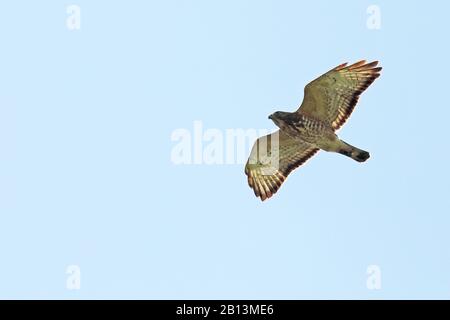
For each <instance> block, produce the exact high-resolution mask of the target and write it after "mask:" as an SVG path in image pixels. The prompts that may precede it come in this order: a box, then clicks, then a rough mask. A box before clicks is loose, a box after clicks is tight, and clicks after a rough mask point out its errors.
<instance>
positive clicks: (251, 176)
mask: <svg viewBox="0 0 450 320" xmlns="http://www.w3.org/2000/svg"><path fill="white" fill-rule="evenodd" d="M318 150H319V149H317V148H315V147H313V146H311V145H310V144H308V143H304V142H299V141H297V140H294V139H292V138H290V137H289V136H288V135H286V134H285V133H283V132H282V131H279V130H278V131H276V132H274V133H272V134H269V135H267V136H263V137H260V138H259V139H258V140H256V142H255V144H254V145H253V148H252V151H251V153H250V157H249V159H248V161H247V164H246V165H245V174H246V175H247V178H248V184H249V186H250V187H251V188H253V191H254V192H255V195H256V196H257V197H260V198H261V200H262V201H264V200H266V199H267V198H270V197H271V196H272V195H274V194H275V193H276V192H277V191H278V189H279V188H280V186H281V184H282V183H283V182H284V180H286V178H287V176H288V175H289V173H290V172H291V171H292V170H294V169H295V168H297V167H298V166H300V165H301V164H303V163H304V162H305V161H306V160H308V159H309V158H311V157H312V156H313V155H314V154H315V153H316V152H317V151H318Z"/></svg>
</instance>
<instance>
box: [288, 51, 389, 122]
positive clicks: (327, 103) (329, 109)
mask: <svg viewBox="0 0 450 320" xmlns="http://www.w3.org/2000/svg"><path fill="white" fill-rule="evenodd" d="M377 64H378V61H374V62H371V63H367V64H366V61H365V60H362V61H359V62H356V63H355V64H352V65H350V66H347V63H344V64H341V65H339V66H337V67H336V68H334V69H332V70H330V71H328V72H327V73H325V74H323V75H322V76H320V77H319V78H317V79H315V80H313V81H312V82H310V83H309V84H307V85H306V87H305V94H304V98H303V102H302V104H301V106H300V108H299V109H298V110H297V112H299V113H302V114H305V115H307V116H310V117H313V118H315V119H318V120H322V121H324V122H326V123H328V124H330V125H331V127H332V128H333V129H334V130H337V129H339V128H340V127H341V126H342V125H343V124H344V123H345V121H346V120H347V119H348V117H349V116H350V114H351V113H352V111H353V109H354V108H355V105H356V103H357V102H358V98H359V96H360V95H361V93H362V92H363V91H364V90H365V89H367V87H369V85H370V84H371V83H372V82H373V81H374V80H375V79H376V78H378V77H379V76H380V73H379V72H380V71H381V69H382V68H381V67H376V66H377Z"/></svg>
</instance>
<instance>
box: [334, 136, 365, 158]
mask: <svg viewBox="0 0 450 320" xmlns="http://www.w3.org/2000/svg"><path fill="white" fill-rule="evenodd" d="M341 141H342V140H341ZM338 152H339V153H340V154H343V155H345V156H347V157H350V158H352V159H353V160H355V161H358V162H364V161H366V160H367V159H369V158H370V154H369V152H367V151H364V150H361V149H359V148H356V147H354V146H352V145H350V144H348V143H347V142H344V141H342V146H341V148H340V149H339V151H338Z"/></svg>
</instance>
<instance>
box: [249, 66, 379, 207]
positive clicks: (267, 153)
mask: <svg viewBox="0 0 450 320" xmlns="http://www.w3.org/2000/svg"><path fill="white" fill-rule="evenodd" d="M377 64H378V61H374V62H371V63H366V61H365V60H363V61H359V62H356V63H355V64H352V65H350V66H347V63H344V64H341V65H339V66H337V67H336V68H334V69H331V70H330V71H328V72H327V73H325V74H323V75H322V76H320V77H318V78H317V79H315V80H313V81H312V82H310V83H309V84H307V85H306V87H305V92H304V97H303V102H302V104H301V105H300V107H299V108H298V110H297V111H295V112H284V111H277V112H275V113H273V114H271V115H270V116H269V119H271V120H272V121H273V122H274V123H275V124H276V125H277V126H278V127H279V128H280V130H278V131H276V132H274V133H272V134H269V135H267V136H263V137H260V138H259V139H258V140H256V142H255V144H254V145H253V148H252V151H251V153H250V157H249V159H248V161H247V164H246V165H245V174H246V175H247V178H248V184H249V186H250V187H251V188H252V189H253V190H254V192H255V195H256V196H257V197H260V198H261V200H262V201H264V200H266V199H268V198H270V197H271V196H273V195H274V194H275V193H276V192H277V191H278V189H279V188H280V186H281V184H282V183H283V182H284V180H286V178H287V176H288V175H289V173H291V171H292V170H294V169H296V168H297V167H299V166H300V165H302V164H303V163H304V162H305V161H306V160H308V159H309V158H311V157H312V156H313V155H314V154H316V152H317V151H319V149H321V150H325V151H330V152H338V153H341V154H343V155H346V156H347V157H350V158H352V159H353V160H356V161H358V162H364V161H366V160H367V159H368V158H369V157H370V155H369V153H368V152H367V151H364V150H361V149H358V148H356V147H354V146H352V145H350V144H348V143H346V142H344V141H342V140H340V139H339V138H338V136H337V135H336V133H335V131H336V130H338V129H339V128H340V127H341V126H342V125H343V124H344V123H345V121H346V120H347V119H348V117H349V116H350V114H351V113H352V111H353V109H354V108H355V105H356V103H357V102H358V98H359V96H360V95H361V93H362V92H363V91H364V90H365V89H367V87H368V86H369V85H370V84H371V83H372V82H373V81H374V80H375V79H376V78H378V77H379V76H380V71H381V67H377Z"/></svg>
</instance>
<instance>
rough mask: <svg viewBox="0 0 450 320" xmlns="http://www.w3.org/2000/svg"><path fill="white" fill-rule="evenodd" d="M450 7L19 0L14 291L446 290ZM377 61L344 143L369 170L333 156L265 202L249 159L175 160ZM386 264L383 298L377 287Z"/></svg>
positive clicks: (7, 147) (6, 235) (9, 100)
mask: <svg viewBox="0 0 450 320" xmlns="http://www.w3.org/2000/svg"><path fill="white" fill-rule="evenodd" d="M69 4H77V5H79V6H80V7H81V30H79V31H69V30H68V29H67V27H66V18H67V14H66V7H67V6H68V5H69ZM371 4H376V5H378V6H379V8H380V9H381V29H380V30H370V29H368V28H367V26H366V20H367V18H368V17H369V15H368V14H367V13H366V9H367V7H368V6H369V5H371ZM449 11H450V5H449V4H448V3H447V2H443V1H426V2H425V1H422V2H416V3H415V4H412V3H410V2H409V1H395V2H394V1H356V0H353V1H345V2H338V1H331V0H330V1H308V2H306V1H305V2H302V1H256V0H255V1H237V0H236V1H206V0H204V1H115V2H111V1H74V2H66V1H10V2H8V3H6V2H5V3H4V4H3V5H2V10H1V11H0V39H2V50H1V54H0V57H1V62H2V63H1V69H0V88H1V90H0V213H1V222H0V252H1V256H2V257H1V264H0V297H1V298H75V299H76V298H151V299H152V298H153V299H155V298H180V299H182V298H191V299H197V298H202V299H215V298H234V299H240V298H246V299H260V298H261V299H262V298H264V299H272V298H274V299H275V298H276V299H278V298H283V299H300V298H356V299H367V298H369V299H380V298H450V272H449V270H450V252H449V249H448V246H449V243H450V234H449V227H450V216H449V215H450V212H449V211H450V210H449V202H450V197H449V195H448V193H449V192H448V191H449V179H450V175H449V170H448V166H447V164H448V162H449V160H450V152H449V149H448V139H447V138H448V131H447V127H448V124H447V122H448V118H449V117H450V111H449V107H450V106H449V104H448V100H447V93H448V75H449V74H450V72H449V71H450V68H449V63H448V61H447V60H448V57H449V55H450V54H449V53H450V52H449V51H450V50H449V45H448V31H449V26H448V23H447V22H446V21H447V20H448V17H447V15H448V12H449ZM363 58H365V59H368V60H379V61H380V63H381V65H382V66H383V67H384V69H383V71H382V76H381V77H380V78H379V79H378V80H377V81H376V82H375V84H374V85H372V86H371V87H370V88H369V90H368V91H367V92H365V93H364V94H363V96H362V98H361V99H360V103H359V104H358V106H357V108H356V110H355V112H354V114H353V115H352V117H351V119H350V121H349V122H348V123H347V125H346V126H344V128H343V129H342V130H341V131H340V132H339V134H340V136H341V138H342V139H344V140H346V141H348V142H349V143H351V144H354V145H356V146H358V147H360V148H363V149H365V150H368V151H370V153H371V156H372V157H371V158H370V160H369V161H367V162H366V163H364V164H359V163H356V162H355V161H352V160H350V159H348V158H345V157H343V156H341V155H337V154H329V153H324V152H321V153H319V154H318V155H317V156H316V157H315V158H313V159H311V160H310V161H309V162H308V163H307V165H305V166H304V167H302V168H300V169H299V170H297V171H296V172H295V173H294V174H293V175H292V176H290V177H289V179H288V181H287V182H286V183H285V185H284V186H283V187H282V189H281V191H280V192H279V193H278V194H277V195H276V196H275V197H273V198H272V199H270V200H269V201H266V202H264V203H261V202H260V201H259V200H257V199H256V198H255V197H254V195H253V192H252V191H251V190H250V189H249V188H248V186H247V182H246V177H245V175H244V173H243V166H242V165H222V166H217V165H216V166H214V165H212V166H207V165H181V166H176V165H174V164H173V163H172V162H171V161H170V152H171V149H172V147H173V146H174V143H173V142H172V141H171V139H170V137H171V134H172V132H173V130H175V129H177V128H186V129H189V130H192V126H193V121H195V120H201V121H202V122H203V125H204V127H205V128H218V129H221V130H225V129H227V128H256V129H259V128H267V129H274V128H275V127H274V125H273V124H272V123H271V122H270V120H268V119H267V116H268V115H269V114H270V113H272V112H273V111H275V110H294V109H295V108H296V106H297V105H298V103H299V102H300V101H301V99H302V95H303V87H304V85H305V84H306V83H307V82H309V81H310V80H312V79H313V78H315V77H316V76H318V75H319V74H321V73H323V72H325V71H327V70H329V69H330V68H332V67H334V66H336V65H338V64H340V63H342V62H345V61H348V62H354V61H357V60H359V59H363ZM325 199H327V200H325ZM372 264H375V265H378V266H379V267H380V268H381V275H382V288H381V290H368V289H367V288H366V279H367V274H366V268H367V267H368V266H369V265H372ZM69 265H77V266H79V267H80V269H81V288H80V290H68V289H67V288H66V278H67V275H66V268H67V266H69Z"/></svg>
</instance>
